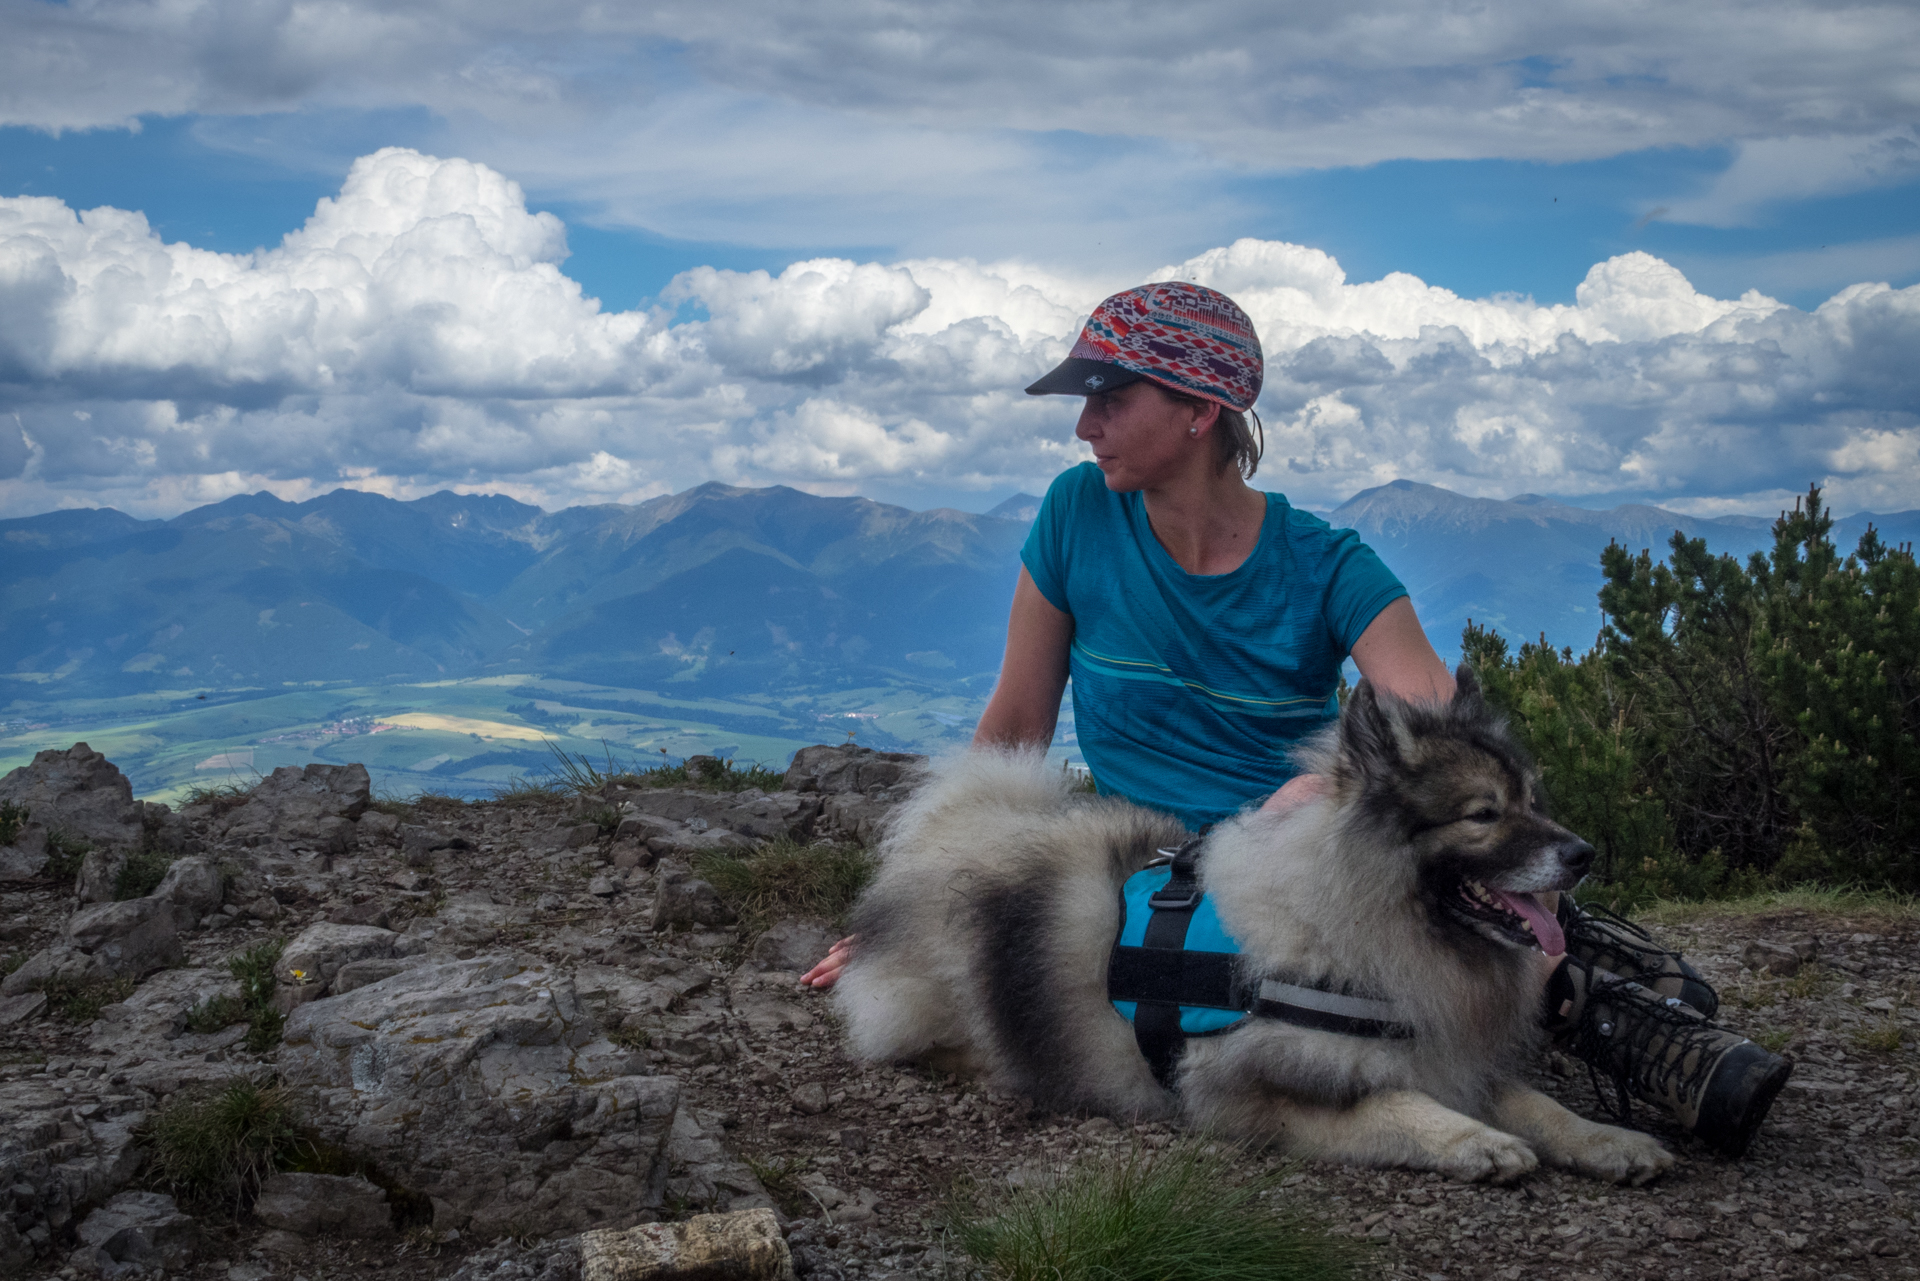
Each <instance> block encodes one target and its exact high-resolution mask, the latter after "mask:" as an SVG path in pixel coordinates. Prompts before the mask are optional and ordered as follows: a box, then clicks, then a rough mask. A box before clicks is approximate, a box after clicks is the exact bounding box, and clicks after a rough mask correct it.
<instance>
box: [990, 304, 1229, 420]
mask: <svg viewBox="0 0 1920 1281" xmlns="http://www.w3.org/2000/svg"><path fill="white" fill-rule="evenodd" d="M1100 365H1104V366H1107V367H1108V369H1107V370H1106V371H1104V373H1103V371H1101V370H1099V369H1097V368H1094V367H1095V366H1100ZM1115 365H1117V366H1119V369H1120V370H1124V371H1126V372H1125V373H1124V374H1121V373H1119V371H1117V370H1113V369H1112V367H1113V366H1115ZM1265 374H1266V361H1265V359H1264V357H1263V356H1262V355H1261V352H1260V336H1259V335H1258V334H1256V333H1254V331H1253V321H1251V320H1249V319H1248V318H1247V313H1246V312H1244V311H1242V310H1240V308H1239V306H1238V305H1237V304H1236V303H1235V302H1234V301H1233V299H1231V298H1229V297H1227V296H1226V295H1225V294H1223V293H1221V292H1220V291H1219V290H1217V289H1208V288H1207V287H1206V286H1205V285H1194V284H1189V283H1187V282H1186V281H1183V280H1167V281H1161V282H1160V283H1158V284H1152V285H1141V286H1139V287H1138V288H1136V289H1128V290H1126V291H1125V292H1123V293H1117V294H1115V295H1114V296H1113V297H1111V298H1109V299H1107V300H1106V301H1105V302H1103V303H1101V304H1100V305H1099V306H1098V307H1095V308H1094V309H1093V315H1092V316H1090V317H1089V318H1088V320H1087V327H1086V328H1085V329H1082V330H1081V331H1080V340H1079V341H1078V342H1076V343H1074V344H1073V351H1072V352H1071V353H1070V354H1069V355H1068V356H1067V359H1066V360H1065V361H1063V362H1062V363H1061V364H1060V366H1059V367H1058V368H1056V369H1054V370H1053V371H1052V372H1051V373H1049V374H1048V375H1047V376H1046V377H1045V378H1042V379H1041V380H1040V381H1039V382H1037V383H1035V384H1033V386H1031V387H1029V388H1027V394H1028V395H1030V396H1044V395H1048V394H1050V393H1052V394H1064V395H1078V396H1089V395H1092V394H1094V393H1095V392H1098V391H1108V390H1111V389H1113V388H1114V387H1118V386H1123V385H1125V384H1126V383H1130V382H1134V381H1136V380H1137V379H1140V378H1147V379H1151V380H1152V381H1154V382H1157V383H1159V384H1161V385H1162V386H1165V387H1169V388H1171V389H1173V390H1174V391H1179V392H1185V393H1186V394H1188V395H1191V396H1199V397H1200V398H1202V399H1203V400H1211V401H1214V402H1216V403H1218V404H1221V405H1225V406H1226V407H1227V408H1228V409H1237V410H1239V411H1241V412H1242V413H1245V412H1246V411H1247V410H1249V409H1252V408H1253V402H1254V401H1256V400H1258V399H1259V398H1260V383H1261V380H1262V379H1263V378H1264V377H1265Z"/></svg>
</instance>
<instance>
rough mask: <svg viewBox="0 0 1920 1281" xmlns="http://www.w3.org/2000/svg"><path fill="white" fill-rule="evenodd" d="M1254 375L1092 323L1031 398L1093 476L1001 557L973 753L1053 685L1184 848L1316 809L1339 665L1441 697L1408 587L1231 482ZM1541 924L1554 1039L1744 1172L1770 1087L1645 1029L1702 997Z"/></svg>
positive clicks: (1369, 554)
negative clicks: (1080, 399) (1205, 830)
mask: <svg viewBox="0 0 1920 1281" xmlns="http://www.w3.org/2000/svg"><path fill="white" fill-rule="evenodd" d="M1264 370H1265V364H1264V360H1263V358H1262V354H1261V349H1260V340H1259V338H1258V336H1257V335H1256V334H1255V332H1254V328H1253V323H1252V321H1250V320H1249V319H1248V318H1247V315H1246V313H1245V312H1243V311H1242V310H1241V309H1240V308H1239V307H1238V306H1237V305H1236V304H1235V303H1234V302H1233V301H1232V300H1231V299H1230V298H1228V297H1227V296H1226V295H1224V294H1221V293H1218V292H1216V291H1215V290H1212V289H1207V288H1204V287H1202V286H1199V285H1193V284H1187V283H1184V282H1177V281H1176V282H1164V283H1159V284H1151V285H1143V286H1140V287H1139V288H1137V289H1130V290H1126V291H1125V292H1123V293H1119V294H1115V295H1114V296H1113V297H1111V298H1108V299H1107V300H1106V301H1104V302H1102V303H1101V304H1100V306H1099V307H1098V308H1096V309H1095V310H1094V313H1093V315H1092V317H1091V318H1090V319H1089V320H1088V322H1087V325H1086V327H1085V329H1083V330H1082V332H1081V334H1080V338H1079V341H1078V342H1076V343H1075V344H1074V347H1073V350H1072V352H1071V354H1070V355H1069V356H1068V358H1067V359H1066V360H1065V361H1064V362H1063V363H1062V364H1061V365H1060V366H1059V367H1058V368H1056V369H1054V370H1053V371H1052V372H1051V373H1049V374H1047V376H1046V377H1044V378H1042V379H1040V381H1038V382H1036V383H1034V384H1033V385H1032V386H1031V387H1029V388H1027V392H1028V394H1029V395H1079V396H1084V397H1085V398H1086V405H1085V407H1084V409H1083V410H1082V411H1081V414H1080V421H1079V426H1078V428H1077V429H1076V432H1075V434H1076V435H1077V436H1078V437H1079V438H1080V439H1081V440H1083V441H1085V442H1086V443H1087V445H1088V446H1089V447H1090V448H1091V449H1092V451H1093V461H1092V462H1091V463H1082V464H1080V465H1079V466H1077V467H1074V468H1072V469H1070V470H1068V471H1067V472H1066V473H1064V474H1063V475H1062V476H1060V477H1059V478H1058V479H1056V480H1055V481H1054V482H1053V484H1052V486H1051V487H1050V488H1049V489H1048V491H1047V496H1046V499H1045V501H1044V502H1043V503H1042V504H1041V508H1040V512H1039V515H1038V516H1037V517H1036V518H1035V520H1034V525H1033V530H1032V532H1031V533H1030V534H1029V536H1028V538H1027V542H1026V546H1025V547H1024V548H1023V549H1022V551H1021V561H1022V568H1021V571H1020V579H1019V583H1018V585H1017V586H1016V587H1015V589H1014V598H1013V608H1012V613H1011V616H1010V618H1009V620H1008V625H1007V650H1006V656H1005V658H1004V659H1003V661H1002V664H1001V669H1000V680H999V683H998V685H996V686H995V688H994V692H993V696H992V698H991V699H990V700H989V701H988V704H987V708H986V711H985V713H984V714H983V715H982V716H981V718H980V724H979V728H978V729H977V730H976V731H975V734H974V739H973V741H974V743H975V744H976V745H981V744H994V745H1006V746H1032V747H1040V748H1044V747H1046V746H1047V745H1049V744H1050V743H1051V742H1052V741H1053V735H1054V727H1055V721H1056V719H1057V717H1058V712H1059V707H1060V697H1061V694H1062V692H1063V690H1064V689H1065V687H1066V684H1067V680H1068V677H1069V676H1071V677H1072V681H1073V707H1074V724H1075V729H1076V731H1077V733H1078V737H1079V745H1080V750H1081V753H1082V755H1083V756H1084V757H1085V758H1086V761H1087V764H1088V765H1089V766H1090V767H1091V769H1092V771H1093V777H1094V779H1095V781H1096V783H1097V785H1098V786H1099V788H1100V790H1101V791H1102V792H1108V793H1117V794H1119V795H1122V796H1125V797H1126V798H1127V799H1129V800H1132V801H1134V802H1135V803H1137V804H1140V805H1146V806H1150V807H1152V808H1154V809H1159V810H1163V811H1165V812H1168V813H1171V814H1173V815H1175V816H1177V817H1179V818H1180V819H1181V820H1183V821H1184V822H1185V823H1186V824H1187V825H1188V826H1189V827H1190V828H1196V829H1197V828H1199V827H1201V826H1203V825H1204V824H1206V823H1209V822H1213V821H1215V820H1218V819H1221V818H1225V817H1227V816H1228V815H1231V814H1233V813H1235V812H1237V811H1239V810H1241V809H1242V808H1244V807H1245V806H1247V805H1249V804H1252V803H1253V802H1255V801H1258V800H1261V799H1262V798H1265V800H1264V804H1265V805H1266V806H1268V807H1282V806H1288V805H1292V804H1297V803H1299V802H1301V801H1303V800H1305V799H1308V798H1310V797H1311V796H1312V795H1314V794H1315V793H1316V792H1317V791H1318V790H1320V788H1321V787H1322V786H1323V781H1322V780H1320V779H1318V778H1316V777H1314V776H1311V775H1300V774H1297V773H1296V772H1295V771H1294V769H1293V767H1292V766H1291V764H1290V760H1289V758H1290V753H1291V751H1292V749H1293V747H1294V746H1295V745H1296V744H1297V743H1298V742H1299V741H1300V740H1301V739H1302V738H1304V737H1307V736H1308V735H1311V734H1312V733H1314V732H1315V731H1317V730H1319V729H1320V728H1322V727H1323V726H1324V725H1326V724H1327V723H1328V722H1329V721H1331V720H1332V719H1333V717H1334V716H1335V715H1336V714H1337V711H1338V707H1337V704H1336V701H1335V698H1334V690H1335V687H1336V685H1337V684H1338V681H1339V673H1340V666H1341V664H1342V662H1343V661H1344V660H1345V659H1346V658H1347V657H1348V656H1349V655H1351V657H1352V658H1353V661H1354V664H1355V665H1356V666H1357V667H1358V668H1359V669H1360V674H1361V675H1362V676H1363V677H1365V678H1366V679H1367V680H1368V681H1370V682H1372V684H1373V685H1374V686H1375V688H1377V689H1381V690H1385V691H1386V692H1388V693H1390V694H1394V695H1396V696H1398V697H1400V698H1403V699H1408V700H1443V699H1447V698H1450V697H1451V696H1452V694H1453V679H1452V677H1451V676H1450V675H1449V674H1448V672H1447V669H1446V666H1445V665H1444V664H1443V663H1442V662H1441V661H1440V657H1439V655H1438V654H1436V653H1435V652H1434V649H1433V646H1432V645H1431V644H1430V643H1429V642H1428V640H1427V637H1426V633H1425V632H1424V631H1423V630H1422V629H1421V626H1420V622H1419V620H1418V618H1416V617H1415V615H1414V611H1413V606H1412V603H1411V602H1410V601H1409V600H1408V598H1407V592H1406V588H1405V587H1403V586H1402V585H1401V584H1400V582H1399V581H1398V580H1397V579H1396V578H1395V577H1394V576H1393V574H1392V573H1391V572H1389V571H1388V570H1387V568H1386V567H1385V566H1384V565H1383V564H1381V562H1380V560H1379V558H1378V557H1377V556H1375V555H1374V553H1373V551H1372V550H1371V549H1370V548H1368V547H1367V546H1366V544H1365V543H1363V542H1361V540H1360V538H1359V536H1358V535H1357V534H1355V533H1354V532H1353V531H1352V530H1335V529H1332V528H1330V527H1329V526H1328V525H1327V523H1326V522H1325V521H1322V520H1320V519H1318V518H1317V517H1314V516H1310V515H1308V514H1306V513H1304V512H1300V511H1298V510H1296V509H1294V508H1293V507H1291V506H1290V505H1289V504H1288V503H1287V501H1286V499H1285V498H1283V497H1281V496H1280V495H1278V494H1273V493H1262V492H1260V491H1258V490H1255V489H1253V488H1252V487H1251V486H1249V485H1248V484H1247V479H1248V478H1249V477H1251V476H1252V475H1253V474H1254V471H1255V468H1256V467H1257V466H1258V463H1259V459H1260V445H1259V444H1258V443H1257V437H1256V435H1255V433H1254V432H1253V431H1250V430H1249V428H1248V415H1249V414H1250V413H1251V412H1252V409H1253V403H1254V401H1255V400H1256V399H1257V398H1258V396H1259V394H1260V385H1261V381H1262V378H1263V374H1264ZM1254 422H1255V423H1256V424H1257V423H1258V419H1257V418H1255V419H1254ZM1547 906H1548V907H1549V909H1552V908H1553V907H1554V906H1555V905H1554V904H1553V903H1551V902H1549V903H1548V904H1547ZM1560 912H1561V915H1562V918H1563V920H1564V921H1565V922H1566V923H1567V927H1568V928H1567V934H1568V945H1569V950H1570V952H1575V953H1576V955H1575V957H1574V960H1575V964H1572V965H1567V964H1562V961H1563V960H1564V959H1565V958H1562V957H1554V958H1543V976H1545V974H1546V972H1547V971H1548V970H1551V971H1552V974H1551V978H1550V980H1549V982H1548V996H1547V1001H1548V1005H1549V1009H1550V1013H1551V1014H1552V1015H1553V1016H1554V1018H1553V1019H1552V1020H1551V1022H1552V1024H1553V1025H1554V1026H1555V1030H1556V1031H1562V1032H1565V1033H1567V1034H1569V1035H1574V1036H1575V1041H1576V1049H1580V1048H1584V1050H1585V1056H1586V1057H1589V1058H1590V1059H1591V1060H1593V1061H1595V1062H1596V1063H1598V1064H1599V1065H1600V1066H1603V1067H1605V1068H1606V1069H1607V1070H1608V1071H1609V1072H1611V1073H1613V1074H1614V1075H1615V1076H1616V1078H1626V1080H1625V1082H1624V1083H1625V1085H1626V1087H1627V1088H1629V1089H1632V1090H1633V1091H1634V1092H1635V1093H1637V1094H1638V1095H1640V1096H1641V1097H1646V1098H1651V1099H1654V1100H1655V1101H1658V1102H1660V1103H1662V1104H1663V1105H1666V1106H1668V1107H1670V1108H1671V1109H1672V1110H1674V1111H1675V1113H1676V1114H1677V1115H1679V1116H1680V1117H1681V1119H1682V1120H1683V1122H1685V1123H1687V1124H1688V1126H1689V1128H1693V1129H1695V1130H1696V1132H1699V1133H1701V1134H1702V1137H1705V1138H1708V1139H1709V1141H1712V1142H1714V1143H1716V1145H1717V1146H1720V1147H1722V1148H1723V1149H1727V1150H1743V1149H1744V1148H1745V1146H1746V1142H1747V1141H1748V1139H1750V1137H1751V1135H1752V1132H1753V1130H1754V1129H1755V1128H1757V1126H1758V1124H1759V1119H1760V1117H1761V1116H1764V1114H1765V1112H1766V1108H1767V1106H1768V1105H1769V1104H1770V1103H1771V1101H1772V1097H1773V1094H1774V1093H1777V1092H1778V1089H1779V1087H1780V1086H1781V1085H1782V1084H1784V1083H1785V1079H1786V1075H1785V1073H1786V1068H1785V1065H1784V1064H1782V1063H1781V1061H1780V1060H1778V1059H1775V1058H1773V1056H1771V1055H1767V1054H1766V1053H1765V1052H1764V1051H1761V1050H1759V1047H1757V1046H1752V1045H1751V1043H1749V1042H1745V1041H1744V1040H1742V1039H1741V1038H1737V1037H1732V1036H1731V1035H1730V1034H1728V1033H1724V1032H1720V1031H1719V1030H1718V1029H1714V1028H1711V1025H1709V1024H1706V1023H1705V1020H1704V1019H1696V1020H1695V1021H1693V1022H1682V1023H1675V1022H1674V1021H1673V1020H1674V1018H1675V1017H1677V1016H1675V1015H1673V1014H1672V1012H1671V1009H1670V1008H1665V1012H1663V1010H1662V1009H1658V1008H1656V1009H1650V1010H1649V1011H1647V1012H1645V1015H1644V1017H1641V1015H1640V1013H1638V1011H1639V1007H1640V1005H1643V1004H1644V1005H1650V1006H1654V1007H1659V1006H1660V1005H1661V998H1665V997H1674V998H1677V999H1679V1000H1686V1001H1689V1002H1691V1003H1693V1004H1696V1005H1711V1004H1713V1003H1714V1000H1713V996H1712V989H1711V988H1709V987H1707V986H1706V984H1705V983H1704V982H1703V981H1701V980H1700V978H1699V976H1698V975H1697V974H1696V973H1694V972H1693V970H1692V969H1691V967H1688V966H1687V965H1686V964H1685V963H1684V962H1682V961H1680V960H1679V958H1678V957H1675V956H1672V955H1670V954H1668V953H1666V952H1664V951H1661V950H1660V949H1659V948H1657V947H1654V946H1653V945H1652V944H1651V942H1650V941H1649V940H1648V939H1647V938H1646V936H1645V935H1644V934H1643V933H1641V932H1640V931H1638V930H1636V929H1634V927H1631V926H1628V925H1625V924H1624V923H1619V924H1615V923H1611V922H1608V921H1601V920H1596V919H1595V918H1593V917H1590V916H1587V915H1586V914H1583V913H1579V912H1577V911H1576V910H1574V909H1573V907H1572V904H1571V902H1570V901H1569V902H1568V903H1566V904H1564V905H1561V906H1560ZM850 946H851V940H842V942H840V943H839V944H836V945H835V947H834V948H833V950H832V951H831V952H830V953H829V954H828V955H827V957H826V959H825V960H823V961H821V962H820V964H818V965H816V966H815V967H814V968H813V969H812V970H811V971H809V972H808V973H807V974H806V975H805V976H804V978H803V980H802V981H803V982H806V983H810V984H812V985H813V986H815V987H828V986H831V985H832V983H833V982H834V980H835V979H837V978H838V977H839V974H840V971H841V969H842V968H844V966H845V964H846V961H847V957H848V955H849V949H850ZM1616 975H1624V976H1625V977H1626V978H1627V979H1632V978H1636V977H1637V978H1638V979H1639V980H1640V982H1641V983H1642V984H1645V985H1646V987H1638V986H1636V985H1634V984H1631V983H1626V982H1624V981H1623V980H1621V979H1619V978H1617V977H1616ZM1648 988H1652V989H1654V990H1653V991H1652V992H1647V989H1648ZM1628 989H1631V990H1628ZM1635 992H1641V993H1646V999H1645V1000H1642V999H1641V998H1639V997H1636V996H1634V993H1635ZM1682 1008H1684V1007H1682ZM1689 1013H1691V1011H1689ZM1705 1013H1706V1014H1707V1015H1709V1016H1710V1015H1711V1013H1712V1010H1711V1009H1708V1010H1707V1011H1705ZM1589 1024H1591V1025H1592V1026H1588V1025H1589ZM1596 1027H1605V1028H1606V1029H1607V1032H1606V1034H1604V1035H1602V1034H1600V1033H1598V1032H1596V1031H1594V1028H1596ZM1622 1029H1624V1031H1621V1034H1620V1035H1619V1036H1616V1035H1615V1032H1616V1030H1622ZM1702 1029H1706V1030H1702ZM1581 1033H1584V1035H1576V1034H1581ZM1741 1047H1745V1048H1741ZM1755 1054H1758V1055H1759V1056H1761V1057H1760V1059H1755V1057H1754V1056H1755ZM1736 1069H1737V1070H1736ZM1696 1077H1697V1078H1699V1079H1698V1080H1694V1079H1693V1078H1696ZM1636 1078H1645V1080H1636ZM1736 1078H1737V1079H1736ZM1761 1096H1764V1097H1761Z"/></svg>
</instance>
